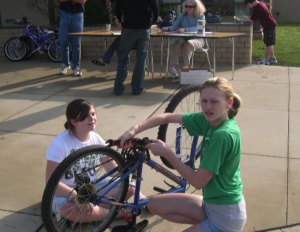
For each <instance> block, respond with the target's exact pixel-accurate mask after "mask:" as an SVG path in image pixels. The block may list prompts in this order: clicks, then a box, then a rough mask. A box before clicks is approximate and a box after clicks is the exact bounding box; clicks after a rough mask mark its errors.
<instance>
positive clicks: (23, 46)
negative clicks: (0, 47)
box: [4, 37, 29, 61]
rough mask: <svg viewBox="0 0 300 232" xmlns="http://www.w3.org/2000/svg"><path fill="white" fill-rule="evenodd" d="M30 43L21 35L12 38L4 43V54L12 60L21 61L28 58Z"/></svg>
mask: <svg viewBox="0 0 300 232" xmlns="http://www.w3.org/2000/svg"><path fill="white" fill-rule="evenodd" d="M28 51H29V45H28V43H27V41H26V40H25V39H21V38H19V37H14V38H10V39H9V40H7V41H6V43H5V45H4V54H5V56H6V58H7V59H9V60H11V61H21V60H23V59H25V58H26V56H27V55H28Z"/></svg>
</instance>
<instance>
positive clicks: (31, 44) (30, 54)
mask: <svg viewBox="0 0 300 232" xmlns="http://www.w3.org/2000/svg"><path fill="white" fill-rule="evenodd" d="M27 43H28V46H29V51H28V53H27V56H26V57H25V59H26V60H29V59H31V58H32V57H33V56H34V55H35V53H36V52H34V50H35V49H36V45H35V43H34V42H33V41H32V40H30V39H29V38H28V39H27Z"/></svg>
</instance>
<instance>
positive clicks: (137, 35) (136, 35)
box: [114, 28, 150, 95]
mask: <svg viewBox="0 0 300 232" xmlns="http://www.w3.org/2000/svg"><path fill="white" fill-rule="evenodd" d="M149 39H150V29H129V28H122V32H121V36H120V44H119V51H118V56H119V58H118V68H117V76H116V79H115V85H114V92H115V94H117V95H121V94H122V93H123V92H124V90H125V86H124V84H123V82H124V80H125V78H126V71H127V69H128V64H129V60H128V55H129V52H130V51H131V50H132V48H133V47H135V48H136V63H135V67H134V70H133V74H132V80H131V88H132V93H133V94H134V95H140V94H141V93H142V92H143V90H144V86H143V82H144V77H145V65H146V57H147V50H148V42H149Z"/></svg>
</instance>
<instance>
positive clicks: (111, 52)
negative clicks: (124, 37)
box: [102, 37, 120, 64]
mask: <svg viewBox="0 0 300 232" xmlns="http://www.w3.org/2000/svg"><path fill="white" fill-rule="evenodd" d="M119 44H120V37H117V38H115V40H114V41H113V42H112V43H111V45H110V46H109V48H108V49H107V50H106V51H105V53H104V54H103V56H102V58H103V59H104V60H105V63H107V64H109V63H110V59H111V57H112V56H113V55H114V53H115V51H117V54H118V56H119V53H118V48H119Z"/></svg>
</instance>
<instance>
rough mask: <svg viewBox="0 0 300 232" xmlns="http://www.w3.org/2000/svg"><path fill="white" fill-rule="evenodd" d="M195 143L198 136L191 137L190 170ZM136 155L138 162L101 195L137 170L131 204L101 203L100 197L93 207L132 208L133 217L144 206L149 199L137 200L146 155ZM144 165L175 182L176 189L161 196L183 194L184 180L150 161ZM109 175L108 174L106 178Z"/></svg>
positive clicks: (177, 141) (185, 183)
mask: <svg viewBox="0 0 300 232" xmlns="http://www.w3.org/2000/svg"><path fill="white" fill-rule="evenodd" d="M176 137H180V133H177V136H176ZM197 142H198V136H195V137H193V142H192V148H191V152H190V156H191V159H190V160H191V162H190V165H189V166H190V168H192V169H194V162H193V160H194V157H195V151H196V145H197ZM176 149H177V151H179V152H180V140H179V139H178V138H176ZM138 155H139V158H138V161H134V164H133V165H132V166H131V168H130V169H129V170H128V171H127V172H126V173H125V174H124V175H123V176H122V177H120V178H119V179H118V180H117V181H115V183H114V184H113V185H112V186H111V187H110V188H109V189H107V190H106V192H104V193H103V195H106V194H107V193H108V192H110V191H111V190H112V189H113V188H114V187H116V186H117V185H118V184H119V183H121V182H122V181H123V180H124V179H125V178H127V177H128V176H129V175H130V174H131V173H132V172H133V171H134V170H135V169H136V168H137V178H136V186H135V193H134V201H133V203H128V202H124V203H114V202H108V201H103V200H102V199H101V197H96V198H95V199H94V201H92V203H93V204H94V205H99V204H108V205H118V206H121V207H125V208H127V207H129V208H133V210H132V212H133V215H136V214H137V213H138V208H140V207H142V206H144V205H146V204H147V203H148V201H149V198H146V199H142V200H139V193H140V190H141V181H142V171H143V165H144V160H145V158H146V156H147V154H146V153H142V154H138ZM145 164H146V165H148V166H149V167H151V168H152V169H154V170H156V171H157V172H159V173H160V174H162V175H164V176H165V177H167V178H168V179H169V180H172V181H173V182H175V183H176V184H178V185H179V186H178V187H174V186H172V188H171V189H170V190H168V191H166V190H163V192H162V191H161V192H162V194H169V193H184V192H185V190H186V185H187V181H186V180H185V179H183V178H182V177H181V176H177V175H175V174H174V173H172V172H170V171H169V170H167V169H166V168H164V167H163V166H161V165H160V164H158V163H156V162H155V161H153V160H151V159H149V160H148V161H146V162H145ZM111 172H112V173H113V172H114V170H112V171H111ZM109 174H110V173H108V174H107V176H108V175H109ZM104 178H105V177H104ZM98 181H101V180H98ZM98 181H97V182H98ZM154 188H156V187H154ZM156 189H159V188H156ZM105 200H113V199H108V198H105ZM134 220H135V218H134Z"/></svg>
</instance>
